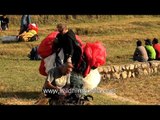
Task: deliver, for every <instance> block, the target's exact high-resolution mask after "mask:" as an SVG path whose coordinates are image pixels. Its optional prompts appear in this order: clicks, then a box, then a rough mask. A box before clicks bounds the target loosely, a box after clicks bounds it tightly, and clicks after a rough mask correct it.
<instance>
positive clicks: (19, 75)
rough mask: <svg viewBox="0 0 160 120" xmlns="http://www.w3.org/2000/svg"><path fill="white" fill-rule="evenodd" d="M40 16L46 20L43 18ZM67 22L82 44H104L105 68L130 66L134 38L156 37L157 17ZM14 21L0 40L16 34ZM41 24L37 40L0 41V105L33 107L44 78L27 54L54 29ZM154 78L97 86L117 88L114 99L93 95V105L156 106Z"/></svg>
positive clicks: (159, 28)
mask: <svg viewBox="0 0 160 120" xmlns="http://www.w3.org/2000/svg"><path fill="white" fill-rule="evenodd" d="M39 17H40V16H35V17H34V19H33V20H34V21H35V20H38V19H39ZM41 17H42V18H43V19H44V18H45V19H46V20H47V17H46V16H41ZM54 17H56V18H58V19H61V20H60V21H65V20H62V19H63V18H64V16H50V17H49V18H54ZM70 17H71V16H70ZM82 18H85V19H82ZM15 19H16V20H17V21H18V19H19V18H18V17H17V16H14V19H13V20H15ZM70 19H71V20H69V21H67V22H66V23H67V24H68V26H69V28H72V29H73V30H74V31H75V32H76V33H77V34H79V36H80V38H81V39H82V41H83V42H84V43H86V42H94V41H101V42H102V43H103V44H104V46H105V47H106V50H107V59H106V65H113V64H126V63H133V61H132V59H131V58H132V55H133V52H134V49H135V47H136V44H135V43H136V39H141V40H144V39H145V38H151V39H153V38H154V37H157V38H160V32H159V31H160V22H159V21H160V17H159V16H131V15H130V16H100V18H98V19H95V16H93V18H91V19H90V20H89V19H88V16H77V19H73V18H70ZM55 21H56V20H55ZM14 22H15V21H13V22H11V24H10V29H9V30H8V31H1V32H0V37H2V36H6V35H17V34H18V32H19V24H16V23H15V24H14ZM43 22H44V21H43V20H40V21H39V22H38V26H39V37H40V39H39V40H38V41H34V42H26V43H23V42H22V43H8V44H3V43H1V40H0V66H1V69H0V103H2V104H18V105H19V104H33V103H34V102H35V101H36V100H37V99H38V97H39V95H40V93H41V89H42V86H43V83H44V81H45V77H44V76H42V75H40V74H39V71H38V69H39V64H40V61H30V60H29V59H28V57H27V55H28V54H29V52H30V50H31V48H32V47H34V46H36V45H39V44H40V42H41V41H42V40H43V39H44V38H45V37H46V36H47V35H48V34H49V33H51V32H52V31H53V30H54V29H55V27H56V22H54V21H52V22H51V21H50V22H49V23H48V24H47V22H45V24H44V23H43ZM12 23H13V24H12ZM42 23H43V24H42ZM143 43H144V41H143ZM158 77H159V75H157V76H151V77H147V78H146V77H144V78H136V79H128V80H126V81H118V82H117V81H110V82H108V83H103V82H102V83H101V85H100V87H102V88H109V89H111V88H117V89H116V95H117V96H118V97H115V96H114V95H113V96H112V95H108V94H93V96H94V101H93V104H95V105H114V104H124V105H128V104H159V99H160V98H159V96H160V94H159V93H160V91H159V90H160V86H159V78H158ZM104 86H105V87H104ZM119 97H120V98H119ZM127 99H129V100H127ZM130 99H131V100H130ZM135 101H138V102H139V103H137V102H135Z"/></svg>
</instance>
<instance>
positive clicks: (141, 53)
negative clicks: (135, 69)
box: [133, 40, 148, 62]
mask: <svg viewBox="0 0 160 120" xmlns="http://www.w3.org/2000/svg"><path fill="white" fill-rule="evenodd" d="M133 59H134V60H137V61H139V62H146V61H148V55H147V51H146V49H145V48H144V46H142V42H141V41H140V40H138V41H137V47H136V49H135V52H134V55H133Z"/></svg>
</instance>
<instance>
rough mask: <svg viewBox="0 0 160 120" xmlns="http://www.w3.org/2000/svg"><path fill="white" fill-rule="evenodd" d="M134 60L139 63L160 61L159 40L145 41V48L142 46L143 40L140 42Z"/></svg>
mask: <svg viewBox="0 0 160 120" xmlns="http://www.w3.org/2000/svg"><path fill="white" fill-rule="evenodd" d="M133 60H135V61H139V62H146V61H151V60H160V44H159V42H158V39H157V38H154V39H153V40H152V41H151V40H150V39H145V46H143V45H142V41H141V40H138V41H137V47H136V49H135V52H134V55H133Z"/></svg>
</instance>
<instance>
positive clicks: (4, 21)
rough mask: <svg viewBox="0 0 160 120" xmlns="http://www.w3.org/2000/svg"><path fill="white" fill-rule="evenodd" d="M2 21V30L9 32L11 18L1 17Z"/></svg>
mask: <svg viewBox="0 0 160 120" xmlns="http://www.w3.org/2000/svg"><path fill="white" fill-rule="evenodd" d="M0 21H1V30H8V28H9V25H8V24H9V18H8V17H7V16H6V15H3V16H1V17H0Z"/></svg>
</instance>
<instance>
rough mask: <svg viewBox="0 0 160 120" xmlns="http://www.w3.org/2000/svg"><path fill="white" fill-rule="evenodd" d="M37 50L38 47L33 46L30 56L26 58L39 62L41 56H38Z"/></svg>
mask: <svg viewBox="0 0 160 120" xmlns="http://www.w3.org/2000/svg"><path fill="white" fill-rule="evenodd" d="M37 50H38V46H35V47H33V48H32V49H31V51H30V54H29V56H28V57H29V58H30V60H41V56H40V55H39V54H38V52H37Z"/></svg>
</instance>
